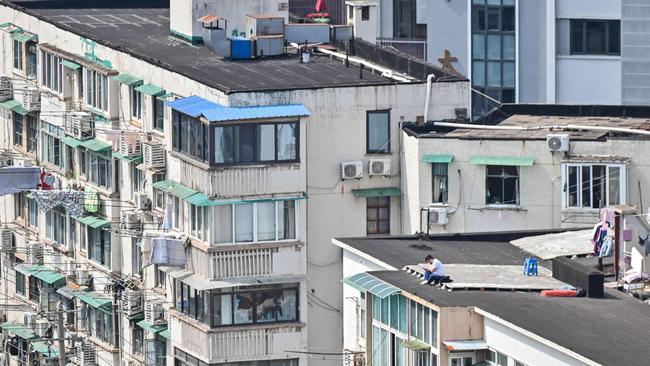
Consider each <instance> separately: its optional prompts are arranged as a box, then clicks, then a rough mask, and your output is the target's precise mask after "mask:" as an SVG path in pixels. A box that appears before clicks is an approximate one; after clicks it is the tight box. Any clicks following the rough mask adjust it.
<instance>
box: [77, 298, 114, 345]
mask: <svg viewBox="0 0 650 366" xmlns="http://www.w3.org/2000/svg"><path fill="white" fill-rule="evenodd" d="M84 308H85V309H86V316H85V317H81V319H82V321H83V322H84V325H85V327H86V331H87V332H88V334H90V335H91V336H93V337H95V338H99V339H100V340H102V341H104V342H106V343H109V344H114V342H113V341H114V340H113V316H112V314H111V313H110V312H104V311H102V310H100V309H95V308H93V307H90V306H88V305H84Z"/></svg>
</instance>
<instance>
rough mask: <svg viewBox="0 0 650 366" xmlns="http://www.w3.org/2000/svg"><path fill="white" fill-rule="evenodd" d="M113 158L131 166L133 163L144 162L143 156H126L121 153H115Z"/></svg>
mask: <svg viewBox="0 0 650 366" xmlns="http://www.w3.org/2000/svg"><path fill="white" fill-rule="evenodd" d="M113 157H114V158H117V159H120V160H122V161H126V162H127V163H129V164H131V163H134V164H137V163H141V162H142V156H124V155H122V154H121V153H120V152H117V151H116V152H114V153H113Z"/></svg>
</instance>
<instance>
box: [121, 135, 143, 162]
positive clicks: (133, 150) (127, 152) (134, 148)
mask: <svg viewBox="0 0 650 366" xmlns="http://www.w3.org/2000/svg"><path fill="white" fill-rule="evenodd" d="M120 154H122V155H124V156H128V157H134V156H140V155H142V144H141V143H140V141H139V140H135V141H129V139H128V138H127V136H125V135H121V136H120Z"/></svg>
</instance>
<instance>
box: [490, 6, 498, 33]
mask: <svg viewBox="0 0 650 366" xmlns="http://www.w3.org/2000/svg"><path fill="white" fill-rule="evenodd" d="M487 28H488V30H496V31H498V30H499V8H488V11H487Z"/></svg>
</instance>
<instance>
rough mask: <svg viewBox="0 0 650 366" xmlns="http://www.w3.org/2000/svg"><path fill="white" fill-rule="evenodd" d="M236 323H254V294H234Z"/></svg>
mask: <svg viewBox="0 0 650 366" xmlns="http://www.w3.org/2000/svg"><path fill="white" fill-rule="evenodd" d="M234 297H235V299H234V314H235V322H234V323H235V324H251V323H253V294H248V293H244V294H235V295H234Z"/></svg>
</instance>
